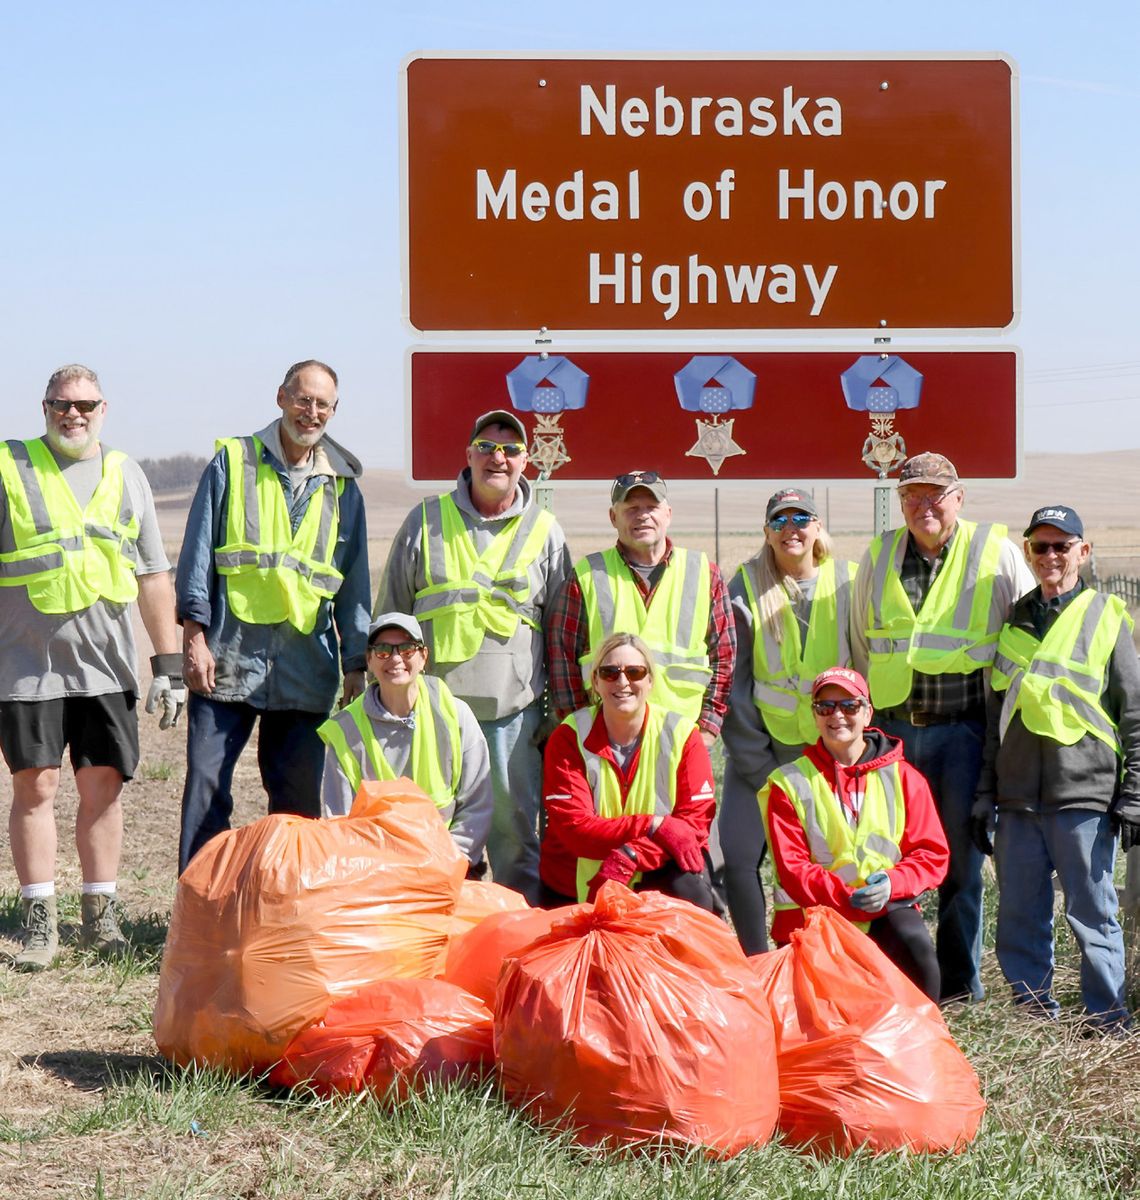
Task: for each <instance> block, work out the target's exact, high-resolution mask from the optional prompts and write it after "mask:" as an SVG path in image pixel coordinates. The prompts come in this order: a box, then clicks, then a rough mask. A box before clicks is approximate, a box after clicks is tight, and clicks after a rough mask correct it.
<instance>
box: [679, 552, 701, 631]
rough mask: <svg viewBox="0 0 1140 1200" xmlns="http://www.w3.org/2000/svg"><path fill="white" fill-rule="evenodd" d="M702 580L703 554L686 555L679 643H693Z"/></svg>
mask: <svg viewBox="0 0 1140 1200" xmlns="http://www.w3.org/2000/svg"><path fill="white" fill-rule="evenodd" d="M700 580H701V555H699V554H695V553H689V554H686V555H685V580H684V582H683V583H682V585H681V611H680V612H679V613H678V614H677V643H676V644H677V645H678V646H691V645H692V644H693V624H694V623H695V622H696V619H697V595H698V594H699V593H698V585H699V583H700Z"/></svg>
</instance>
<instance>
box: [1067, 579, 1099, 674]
mask: <svg viewBox="0 0 1140 1200" xmlns="http://www.w3.org/2000/svg"><path fill="white" fill-rule="evenodd" d="M1107 606H1108V596H1107V595H1105V593H1103V592H1096V593H1094V595H1093V598H1092V599H1091V600H1090V601H1089V606H1088V608H1086V609H1085V615H1084V619H1083V620H1082V621H1081V627H1080V629H1079V630H1078V632H1077V638H1076V641H1074V642H1073V650H1072V653H1071V654H1070V656H1069V657H1070V658H1072V660H1073V661H1074V662H1081V663H1088V661H1089V655H1090V654H1091V653H1092V644H1093V638H1094V637H1095V636H1096V631H1097V626H1098V625H1100V618H1101V616H1102V615H1103V614H1104V610H1105V608H1106V607H1107Z"/></svg>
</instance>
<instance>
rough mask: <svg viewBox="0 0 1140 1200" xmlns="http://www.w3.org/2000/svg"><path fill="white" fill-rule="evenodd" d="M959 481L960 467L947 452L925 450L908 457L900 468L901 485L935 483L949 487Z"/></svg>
mask: <svg viewBox="0 0 1140 1200" xmlns="http://www.w3.org/2000/svg"><path fill="white" fill-rule="evenodd" d="M957 482H958V468H957V467H955V466H954V464H953V463H952V462H951V461H950V460H949V459H948V458H947V457H946V455H945V454H935V453H934V451H933V450H924V451H923V452H922V453H921V454H915V455H913V456H912V457H910V458H908V459H907V460H906V462H904V463H903V465H902V466H901V467H900V468H899V487H905V486H906V485H907V484H908V483H935V484H938V485H939V486H941V487H947V486H949V485H950V484H952V483H957Z"/></svg>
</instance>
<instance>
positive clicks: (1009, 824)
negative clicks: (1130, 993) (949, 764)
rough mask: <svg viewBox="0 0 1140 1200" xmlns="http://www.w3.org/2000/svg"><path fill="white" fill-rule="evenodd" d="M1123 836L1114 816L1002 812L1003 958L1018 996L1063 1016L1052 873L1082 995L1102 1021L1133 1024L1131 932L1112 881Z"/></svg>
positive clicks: (998, 846) (997, 849)
mask: <svg viewBox="0 0 1140 1200" xmlns="http://www.w3.org/2000/svg"><path fill="white" fill-rule="evenodd" d="M1115 858H1116V838H1115V837H1114V836H1113V834H1112V830H1111V828H1110V826H1109V819H1108V814H1107V813H1103V812H1091V811H1086V810H1080V809H1067V810H1064V811H1061V812H1052V813H1023V812H1006V811H1002V812H1000V813H999V814H998V822H997V831H996V834H995V837H994V863H995V865H996V867H997V876H998V889H999V891H1000V897H999V900H998V919H997V957H998V962H999V963H1000V964H1001V969H1002V973H1003V974H1004V975H1005V977H1006V979H1008V980H1009V983H1010V985H1011V986H1012V988H1013V995H1014V1000H1015V1001H1016V1002H1017V1003H1019V1004H1024V1005H1027V1006H1029V1007H1031V1008H1033V1009H1035V1010H1037V1011H1038V1012H1040V1013H1042V1014H1043V1015H1046V1016H1056V1015H1057V1012H1058V1011H1059V1005H1058V1004H1057V1001H1056V1000H1055V999H1054V998H1053V994H1052V988H1053V880H1052V875H1053V872H1054V871H1056V872H1057V879H1058V880H1059V881H1060V884H1061V890H1062V891H1063V892H1064V895H1065V919H1066V920H1067V921H1068V922H1069V928H1070V929H1071V930H1072V931H1073V937H1074V938H1076V941H1077V946H1078V947H1079V948H1080V952H1081V997H1082V999H1083V1000H1084V1004H1085V1011H1086V1012H1087V1013H1088V1015H1089V1019H1090V1021H1091V1022H1092V1023H1093V1024H1096V1025H1106V1026H1107V1025H1116V1024H1119V1023H1126V1022H1127V1020H1128V1014H1127V1011H1126V1009H1125V1002H1124V935H1123V933H1122V932H1121V930H1120V926H1119V924H1118V923H1117V920H1116V908H1117V904H1116V887H1115V885H1114V884H1113V882H1112V867H1113V861H1114V859H1115Z"/></svg>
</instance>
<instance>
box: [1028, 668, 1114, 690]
mask: <svg viewBox="0 0 1140 1200" xmlns="http://www.w3.org/2000/svg"><path fill="white" fill-rule="evenodd" d="M1029 674H1030V675H1038V676H1040V677H1041V678H1042V679H1071V680H1072V681H1073V682H1074V683H1075V684H1076V685H1077V687H1079V688H1083V689H1084V690H1085V691H1086V692H1099V691H1100V686H1101V678H1100V676H1099V675H1090V674H1088V673H1087V672H1085V671H1074V670H1073V669H1072V668H1071V667H1067V666H1065V665H1064V664H1063V663H1055V662H1033V663H1030V665H1029Z"/></svg>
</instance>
